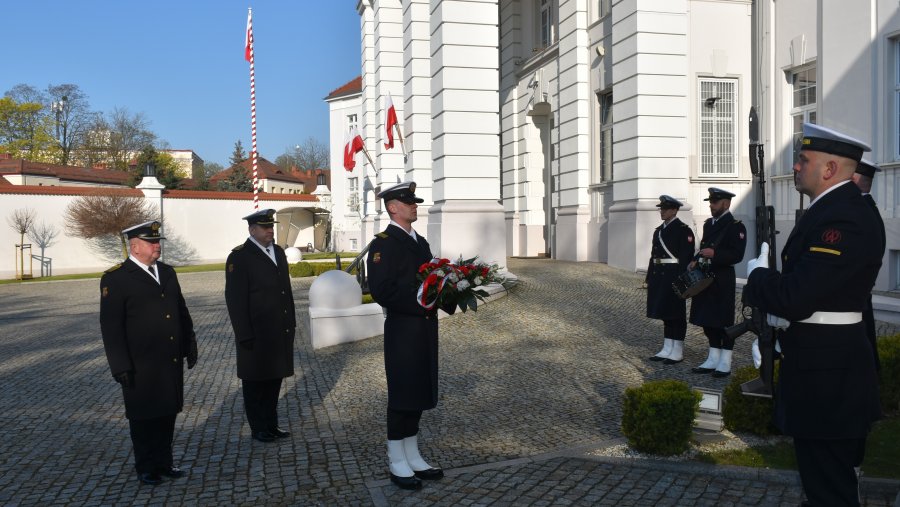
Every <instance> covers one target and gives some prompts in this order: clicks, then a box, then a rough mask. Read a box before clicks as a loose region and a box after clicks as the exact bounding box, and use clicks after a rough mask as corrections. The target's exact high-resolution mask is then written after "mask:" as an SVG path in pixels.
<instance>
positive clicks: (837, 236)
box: [822, 229, 841, 245]
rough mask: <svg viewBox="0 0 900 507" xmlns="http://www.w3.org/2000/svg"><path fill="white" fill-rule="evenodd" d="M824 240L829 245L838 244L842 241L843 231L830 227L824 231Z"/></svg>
mask: <svg viewBox="0 0 900 507" xmlns="http://www.w3.org/2000/svg"><path fill="white" fill-rule="evenodd" d="M822 241H823V242H824V243H825V244H827V245H836V244H838V243H840V242H841V231H839V230H837V229H828V230H826V231H825V232H823V233H822Z"/></svg>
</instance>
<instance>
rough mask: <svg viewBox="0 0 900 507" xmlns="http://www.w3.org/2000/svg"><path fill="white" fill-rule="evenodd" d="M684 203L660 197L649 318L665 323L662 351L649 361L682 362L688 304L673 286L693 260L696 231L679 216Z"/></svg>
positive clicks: (649, 273) (649, 277) (649, 285)
mask: <svg viewBox="0 0 900 507" xmlns="http://www.w3.org/2000/svg"><path fill="white" fill-rule="evenodd" d="M681 206H683V204H682V203H681V201H679V200H678V199H675V198H674V197H671V196H668V195H661V196H659V204H657V205H656V207H657V208H659V218H660V219H661V220H662V221H663V223H662V225H660V226H659V227H657V228H656V230H655V231H654V232H653V246H652V247H651V249H650V264H649V265H648V266H647V278H646V282H647V318H650V319H660V320H662V321H663V336H664V338H663V348H662V350H660V351H659V352H657V353H656V355H655V356H652V357H651V358H650V360H651V361H662V362H663V364H675V363H678V362H681V360H682V358H683V357H682V355H683V350H684V336H685V334H686V333H687V315H686V313H685V308H686V306H685V301H684V299H682V298H680V297H679V296H678V294H676V293H675V291H674V290H673V289H672V283H673V282H675V280H676V279H677V278H678V276H679V275H681V274H682V273H684V272H685V270H686V269H687V266H688V264H690V262H691V259H692V258H693V257H694V231H692V230H691V228H690V227H688V225H687V224H685V223H684V222H682V221H681V220H679V219H678V217H677V216H676V215H677V214H678V209H679V208H681Z"/></svg>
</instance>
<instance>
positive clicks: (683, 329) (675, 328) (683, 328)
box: [663, 317, 687, 342]
mask: <svg viewBox="0 0 900 507" xmlns="http://www.w3.org/2000/svg"><path fill="white" fill-rule="evenodd" d="M663 333H664V335H663V336H665V337H666V338H671V339H673V340H675V341H679V342H683V341H684V337H685V335H687V317H682V318H680V319H663Z"/></svg>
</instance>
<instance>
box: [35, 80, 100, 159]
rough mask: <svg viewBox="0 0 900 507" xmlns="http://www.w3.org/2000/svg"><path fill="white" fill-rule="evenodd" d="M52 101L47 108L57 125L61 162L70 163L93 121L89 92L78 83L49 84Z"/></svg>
mask: <svg viewBox="0 0 900 507" xmlns="http://www.w3.org/2000/svg"><path fill="white" fill-rule="evenodd" d="M47 96H49V98H50V102H49V103H46V102H45V103H46V104H47V110H48V111H49V112H50V113H51V114H52V115H53V120H54V124H55V125H56V139H57V141H58V142H59V148H60V155H59V163H60V164H61V165H69V162H70V160H71V158H72V152H73V151H74V150H75V149H76V148H77V146H78V145H79V144H84V137H85V135H86V134H87V132H88V129H89V128H90V125H91V124H92V122H93V114H92V113H91V111H90V104H89V103H88V97H87V94H85V93H84V92H83V91H81V88H79V87H78V85H76V84H60V85H49V86H47Z"/></svg>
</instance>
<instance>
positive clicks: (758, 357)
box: [750, 338, 781, 369]
mask: <svg viewBox="0 0 900 507" xmlns="http://www.w3.org/2000/svg"><path fill="white" fill-rule="evenodd" d="M775 352H778V353H779V354H780V353H781V343H780V342H779V341H778V340H775ZM750 354H751V355H752V356H753V366H755V367H756V368H757V369H758V368H759V365H761V364H762V353H760V351H759V338H757V339H755V340H753V345H751V346H750Z"/></svg>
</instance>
